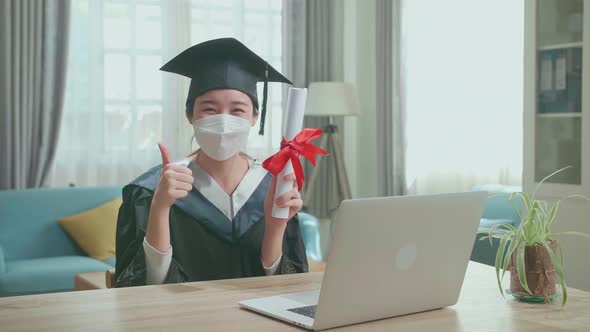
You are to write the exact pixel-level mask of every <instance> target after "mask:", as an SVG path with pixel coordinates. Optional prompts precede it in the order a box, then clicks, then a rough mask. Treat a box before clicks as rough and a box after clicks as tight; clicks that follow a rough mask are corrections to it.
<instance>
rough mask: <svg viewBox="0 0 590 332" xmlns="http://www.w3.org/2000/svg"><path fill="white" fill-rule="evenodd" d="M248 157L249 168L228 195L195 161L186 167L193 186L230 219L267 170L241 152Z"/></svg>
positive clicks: (246, 199) (250, 194) (244, 202)
mask: <svg viewBox="0 0 590 332" xmlns="http://www.w3.org/2000/svg"><path fill="white" fill-rule="evenodd" d="M242 155H243V156H245V157H246V158H247V159H248V164H249V166H250V167H249V169H248V172H246V175H244V177H243V178H242V181H240V184H239V185H238V187H237V188H236V190H235V191H234V192H233V194H232V195H231V196H230V195H228V194H227V193H226V192H225V191H224V190H223V189H222V188H221V186H220V185H219V184H218V183H217V182H215V179H213V177H211V175H209V173H207V172H206V171H205V170H204V169H203V168H202V167H201V166H200V165H199V164H198V163H197V162H195V161H191V162H190V163H189V164H188V168H190V169H191V170H192V171H193V178H194V179H195V180H194V182H193V186H194V187H195V188H196V189H197V190H198V191H199V192H201V194H203V196H205V198H207V199H208V200H209V201H210V202H211V203H212V204H213V205H215V207H217V209H219V211H221V212H222V213H223V214H224V215H225V216H226V217H227V219H229V220H230V221H232V220H233V219H234V217H235V216H236V215H237V214H238V212H239V211H240V209H241V208H242V207H243V206H244V204H246V202H247V201H248V199H249V198H250V196H252V194H253V193H254V190H256V188H258V185H259V184H260V182H261V181H262V179H264V177H265V176H266V174H267V171H266V170H265V169H264V168H263V167H262V164H261V163H260V162H259V161H257V160H255V159H253V158H251V157H250V156H248V155H245V154H242Z"/></svg>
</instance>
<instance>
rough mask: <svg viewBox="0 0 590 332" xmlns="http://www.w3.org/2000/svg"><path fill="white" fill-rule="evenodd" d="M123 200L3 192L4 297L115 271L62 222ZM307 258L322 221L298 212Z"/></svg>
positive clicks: (106, 195)
mask: <svg viewBox="0 0 590 332" xmlns="http://www.w3.org/2000/svg"><path fill="white" fill-rule="evenodd" d="M120 196H121V187H86V188H77V187H72V188H42V189H25V190H2V191H0V297H1V296H14V295H26V294H37V293H50V292H62V291H70V290H72V289H73V288H74V277H75V276H76V275H77V274H79V273H85V272H101V271H106V270H109V269H112V268H114V266H115V257H111V258H109V259H107V260H105V261H98V260H95V259H92V258H90V257H88V256H87V255H86V254H85V253H84V252H83V251H82V250H81V249H80V248H79V247H78V246H77V244H76V243H75V241H74V240H73V239H72V238H71V237H70V236H69V235H68V234H67V233H66V232H65V231H64V230H63V228H62V227H61V225H60V224H59V223H58V222H57V220H58V219H60V218H62V217H66V216H70V215H73V214H77V213H80V212H82V211H85V210H88V209H91V208H94V207H96V206H99V205H101V204H103V203H106V202H108V201H110V200H112V199H114V198H117V197H120ZM300 225H301V230H302V234H303V240H304V242H305V245H306V249H307V254H308V257H309V258H311V259H315V260H320V259H321V254H320V244H319V221H318V219H317V218H315V217H313V216H312V215H310V214H306V213H300Z"/></svg>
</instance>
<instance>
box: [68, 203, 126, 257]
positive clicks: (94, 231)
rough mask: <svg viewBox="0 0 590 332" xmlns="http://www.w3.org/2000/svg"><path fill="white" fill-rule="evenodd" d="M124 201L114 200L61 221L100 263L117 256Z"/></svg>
mask: <svg viewBox="0 0 590 332" xmlns="http://www.w3.org/2000/svg"><path fill="white" fill-rule="evenodd" d="M121 203H122V200H121V199H120V198H117V199H114V200H112V201H110V202H107V203H105V204H103V205H100V206H98V207H96V208H94V209H90V210H88V211H84V212H82V213H79V214H76V215H73V216H69V217H65V218H62V219H60V220H59V223H60V224H61V226H62V227H63V228H64V229H65V230H66V232H68V234H70V236H71V237H72V238H74V241H76V243H78V246H80V248H82V250H84V251H85V252H86V253H87V254H88V256H90V257H92V258H94V259H98V260H100V261H102V260H105V259H107V258H109V257H113V256H115V236H116V234H115V233H116V229H117V215H118V214H119V207H121Z"/></svg>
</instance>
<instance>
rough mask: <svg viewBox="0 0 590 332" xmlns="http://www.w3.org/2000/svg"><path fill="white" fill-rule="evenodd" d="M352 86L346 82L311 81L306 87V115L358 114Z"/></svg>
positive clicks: (357, 105) (358, 108) (358, 107)
mask: <svg viewBox="0 0 590 332" xmlns="http://www.w3.org/2000/svg"><path fill="white" fill-rule="evenodd" d="M359 113H360V106H359V102H358V99H357V97H356V92H355V89H354V86H353V85H352V84H350V83H346V82H312V83H311V84H310V85H309V88H308V89H307V102H306V104H305V115H306V116H347V115H358V114H359Z"/></svg>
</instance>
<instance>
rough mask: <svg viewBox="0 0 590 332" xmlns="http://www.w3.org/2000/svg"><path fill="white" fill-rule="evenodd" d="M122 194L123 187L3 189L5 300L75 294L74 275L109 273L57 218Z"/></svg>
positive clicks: (0, 253)
mask: <svg viewBox="0 0 590 332" xmlns="http://www.w3.org/2000/svg"><path fill="white" fill-rule="evenodd" d="M120 196H121V188H120V187H97V188H56V189H48V188H43V189H26V190H3V191H0V296H13V295H24V294H35V293H48V292H60V291H68V290H72V289H73V287H74V276H75V275H77V274H79V273H84V272H97V271H106V270H109V269H112V268H113V267H114V258H111V259H109V260H107V261H104V262H100V261H97V260H95V259H92V258H90V257H88V256H86V254H85V253H84V252H83V251H82V250H81V249H80V248H79V247H78V246H77V245H76V243H75V242H74V240H73V239H71V238H70V236H69V235H68V234H67V233H66V232H65V231H64V230H63V228H62V227H61V225H60V224H59V223H58V222H57V220H58V219H60V218H62V217H66V216H70V215H73V214H77V213H79V212H82V211H84V210H87V209H91V208H94V207H96V206H98V205H101V204H103V203H105V202H107V201H110V200H112V199H114V198H116V197H120Z"/></svg>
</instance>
